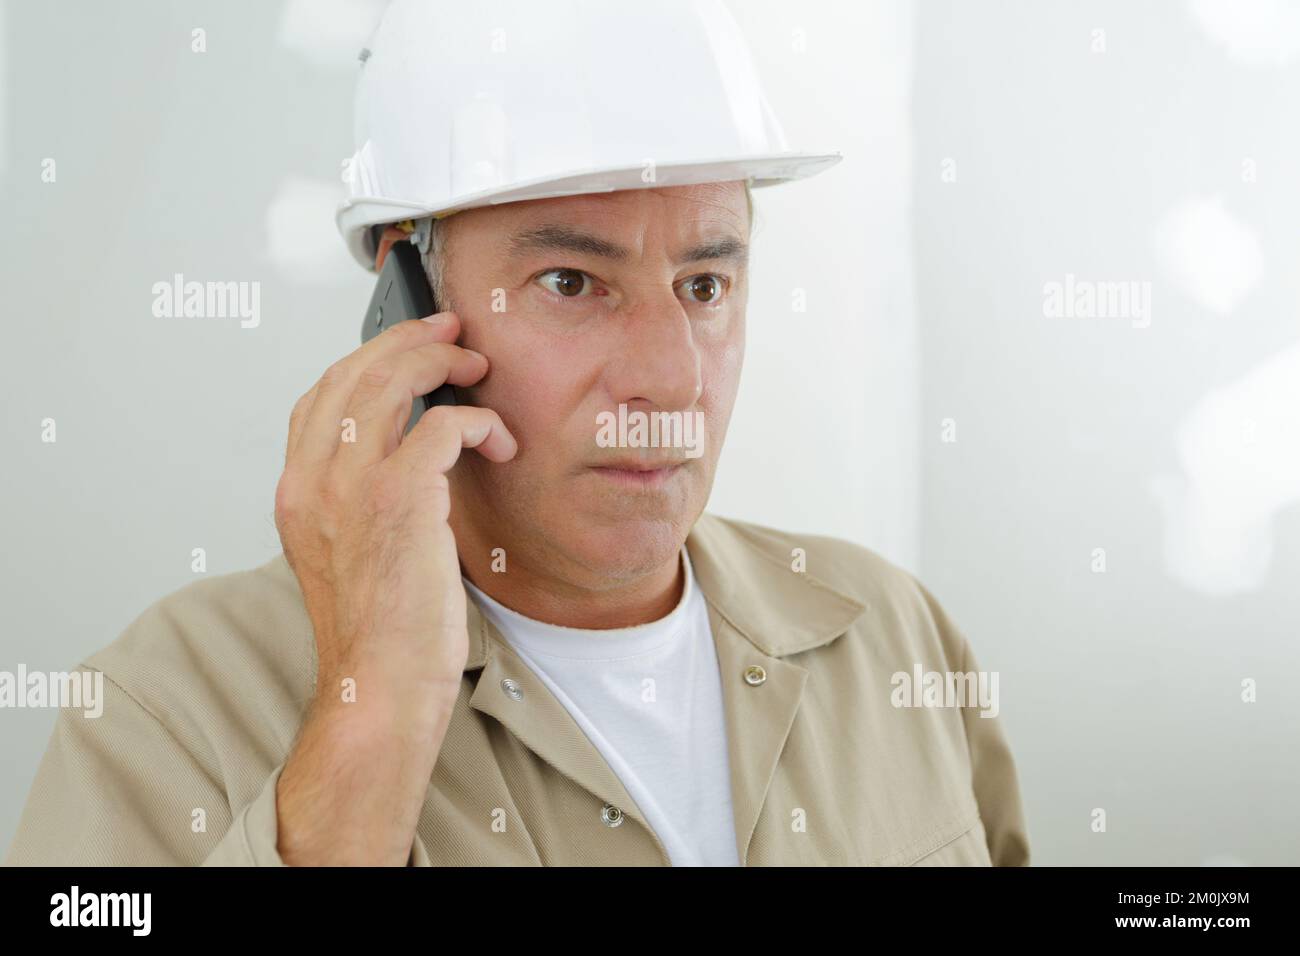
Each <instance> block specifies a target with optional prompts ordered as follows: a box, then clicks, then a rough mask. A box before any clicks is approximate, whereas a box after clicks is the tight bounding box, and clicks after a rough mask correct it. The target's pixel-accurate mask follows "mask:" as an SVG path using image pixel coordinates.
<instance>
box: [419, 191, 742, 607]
mask: <svg viewBox="0 0 1300 956" xmlns="http://www.w3.org/2000/svg"><path fill="white" fill-rule="evenodd" d="M444 225H445V227H446V231H445V233H444V235H445V236H446V240H447V245H446V250H447V254H446V264H445V271H444V280H445V287H446V292H447V295H448V297H449V299H450V302H451V306H452V308H453V309H454V310H455V311H456V313H457V315H458V316H459V317H460V320H461V323H462V334H461V338H460V340H459V341H460V344H461V345H463V346H465V347H467V348H471V349H474V350H476V351H479V352H482V353H483V354H484V355H486V356H487V357H488V360H489V361H490V363H491V370H490V371H489V373H488V376H487V377H486V378H485V379H484V380H483V381H482V382H481V383H480V384H479V385H477V386H475V387H474V388H470V389H463V390H462V393H463V395H464V398H465V400H466V401H467V402H468V403H469V404H473V405H481V406H484V407H487V408H491V409H493V410H495V411H496V412H497V413H498V414H499V415H500V416H501V418H502V419H503V420H504V421H505V423H506V426H507V427H508V428H509V429H510V431H511V432H512V433H513V434H514V436H515V438H516V439H517V440H518V442H519V453H518V455H517V456H516V457H515V458H514V460H512V461H510V462H507V463H505V464H494V463H491V462H488V461H485V460H483V459H482V458H481V457H480V456H478V455H475V454H473V453H472V452H469V453H466V454H465V455H463V456H462V457H461V459H460V462H459V464H458V465H457V466H456V468H455V470H454V471H453V473H452V475H451V480H452V495H453V506H452V510H453V529H454V530H455V531H456V533H457V537H458V540H460V539H461V537H462V529H466V530H468V528H469V527H472V529H473V530H474V532H475V534H476V537H477V540H478V541H480V542H481V543H482V544H483V545H484V546H486V547H487V548H488V549H491V548H495V547H504V548H506V549H507V553H508V560H509V561H510V562H511V566H518V565H517V564H516V562H519V561H521V560H522V561H523V562H524V565H525V566H527V567H529V568H531V569H533V570H534V571H541V572H543V573H545V574H548V575H552V576H557V577H560V578H562V579H565V580H568V581H571V582H572V583H573V584H574V585H575V586H580V587H599V586H601V585H602V584H603V585H604V586H612V585H616V584H617V583H619V582H623V581H631V580H634V579H636V578H637V577H639V576H640V575H643V574H646V573H649V572H651V571H653V570H655V569H660V568H662V567H663V565H664V564H665V562H668V561H671V560H672V559H673V558H674V557H675V555H676V552H677V550H678V549H679V548H680V547H681V544H682V542H683V541H684V540H685V538H686V535H687V534H688V533H689V531H690V529H691V526H692V525H693V524H694V523H695V520H696V518H697V517H698V516H699V514H700V512H701V511H703V510H704V506H705V503H706V502H707V500H708V497H709V491H710V489H711V487H712V485H713V475H714V471H715V469H716V467H717V462H718V455H719V453H720V451H721V449H722V442H723V438H724V436H725V434H726V430H727V423H728V421H729V420H730V417H731V409H732V405H733V403H734V401H735V397H736V388H737V386H738V384H739V379H740V370H741V363H742V360H743V356H744V345H745V300H746V297H747V294H748V285H747V281H746V261H747V240H748V236H749V230H750V222H749V210H748V204H747V201H746V196H745V191H744V187H743V184H741V183H739V182H729V183H715V184H708V185H700V186H678V187H668V188H659V189H635V190H625V191H619V192H613V193H604V194H599V195H591V196H566V197H562V198H558V199H542V200H533V201H529V202H521V203H510V204H506V205H502V206H497V207H488V208H481V209H472V210H467V211H465V212H462V213H458V214H457V215H455V216H452V217H451V218H449V219H448V220H447V221H446V223H445V224H444ZM620 405H625V406H626V410H627V413H628V415H629V418H628V420H629V421H630V422H632V421H635V419H636V418H637V417H638V416H636V415H635V414H634V413H637V412H640V413H642V415H643V416H650V415H652V414H653V413H664V412H679V413H682V415H680V416H678V420H680V421H682V422H683V423H687V419H689V420H690V421H689V423H687V424H691V425H693V424H694V423H695V422H697V421H698V422H700V423H702V425H703V429H702V432H703V433H702V434H696V435H695V436H694V438H695V440H696V441H697V442H698V443H699V444H698V446H697V447H698V456H697V457H692V455H695V454H696V449H691V448H686V447H658V448H653V447H649V448H648V447H628V446H627V445H626V444H625V445H624V446H623V447H603V446H602V441H603V440H607V439H608V437H609V436H610V430H608V429H607V430H606V431H605V432H604V433H603V435H604V439H601V440H598V436H600V435H602V432H601V428H600V424H601V421H602V419H601V415H602V413H612V414H613V415H615V416H617V415H618V413H619V406H620ZM697 413H699V414H697ZM647 421H648V418H647ZM606 424H607V425H608V421H607V420H606ZM614 431H615V432H616V431H617V429H615V430H614ZM689 435H690V433H689V432H687V433H686V435H685V436H683V437H689ZM615 437H617V435H615ZM633 437H634V436H633ZM661 440H663V439H662V438H661ZM679 445H680V442H679ZM647 465H671V466H672V467H670V468H661V469H659V470H654V471H640V472H637V471H634V470H629V469H635V468H637V467H641V468H644V467H646V466H647ZM467 523H468V526H467Z"/></svg>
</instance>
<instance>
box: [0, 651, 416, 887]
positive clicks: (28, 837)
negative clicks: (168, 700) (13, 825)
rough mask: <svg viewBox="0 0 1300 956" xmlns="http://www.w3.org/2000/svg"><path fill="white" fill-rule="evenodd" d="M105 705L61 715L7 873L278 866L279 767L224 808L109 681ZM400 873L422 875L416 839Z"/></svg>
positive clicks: (197, 771) (173, 741)
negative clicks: (249, 795) (251, 793)
mask: <svg viewBox="0 0 1300 956" xmlns="http://www.w3.org/2000/svg"><path fill="white" fill-rule="evenodd" d="M79 669H80V670H81V671H83V672H85V673H91V672H92V671H91V669H90V668H87V667H82V668H79ZM103 695H104V700H103V707H102V712H101V713H100V715H99V716H97V717H96V716H87V715H86V714H85V713H84V711H82V710H80V709H75V708H63V709H61V710H60V711H59V713H58V716H57V718H56V720H55V725H54V733H53V735H52V737H51V738H50V743H49V746H48V747H47V749H46V751H45V755H44V756H43V757H42V758H41V763H40V766H39V767H38V769H37V771H36V779H35V781H34V783H33V784H32V789H31V791H30V793H29V794H28V797H27V803H26V805H25V806H24V808H23V813H22V817H21V819H20V821H19V824H18V832H17V835H16V836H15V837H14V840H13V843H12V844H11V845H10V847H9V852H8V854H7V856H6V859H5V865H7V866H196V865H202V866H284V865H285V864H284V861H283V860H281V858H280V854H279V852H278V850H277V849H276V845H277V842H278V822H277V818H276V802H275V801H276V785H277V783H278V782H279V779H280V773H281V771H282V770H283V769H284V765H283V764H280V765H279V766H277V767H276V768H275V769H274V770H273V771H272V772H271V773H270V775H269V776H268V777H267V779H266V781H265V783H264V784H263V785H262V787H261V788H260V790H259V791H258V792H257V795H256V796H255V797H254V798H253V799H252V800H251V801H249V802H248V803H246V804H245V805H243V806H239V807H231V805H230V802H229V799H228V797H227V792H226V787H225V786H224V785H223V784H222V782H221V781H220V780H218V779H215V778H214V777H213V775H212V774H211V773H209V772H208V771H207V770H206V769H205V768H204V766H203V764H202V763H201V762H200V761H199V760H197V759H195V757H194V755H193V754H192V753H191V752H190V751H189V750H187V749H186V747H185V746H184V745H182V743H181V742H180V740H179V739H178V738H177V736H176V735H175V734H174V733H172V732H171V731H170V730H169V729H168V728H167V727H166V726H164V724H163V723H162V722H160V721H159V720H158V719H157V718H156V717H155V716H154V715H153V714H151V713H150V712H149V711H148V710H147V709H146V708H145V707H144V706H143V705H142V704H141V703H140V702H139V701H137V700H136V699H135V698H134V697H132V696H131V695H130V694H129V693H127V692H126V691H125V690H123V689H122V687H121V686H119V685H118V684H117V683H115V682H114V681H113V680H112V679H111V678H109V677H108V675H104V689H103ZM214 832H216V833H218V834H220V838H219V839H218V840H217V841H216V842H215V844H214V842H213V838H212V834H213V833H214ZM408 865H413V866H429V865H430V863H429V857H428V855H427V853H426V852H425V849H424V846H423V844H422V843H421V841H420V840H419V838H418V837H417V838H416V840H415V843H414V845H413V847H412V852H411V857H410V860H409V861H408Z"/></svg>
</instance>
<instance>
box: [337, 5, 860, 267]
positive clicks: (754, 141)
mask: <svg viewBox="0 0 1300 956" xmlns="http://www.w3.org/2000/svg"><path fill="white" fill-rule="evenodd" d="M355 137H356V143H357V148H356V152H355V154H354V155H353V156H352V159H351V161H350V163H349V166H348V170H347V175H346V176H345V177H344V178H345V180H346V181H347V186H348V198H347V199H346V200H344V202H343V203H342V204H341V205H340V206H339V209H338V213H337V215H336V220H337V222H338V227H339V231H340V232H341V233H342V234H343V237H344V239H345V240H346V242H347V244H348V248H349V249H350V250H351V252H352V254H353V255H354V256H355V257H356V258H357V260H358V261H359V262H361V263H362V265H364V266H366V268H368V269H373V268H374V261H375V248H374V244H373V242H372V239H371V228H370V227H372V226H375V225H379V224H381V223H393V222H400V221H403V220H407V219H418V218H421V217H424V216H430V215H434V216H437V215H440V214H448V213H452V212H456V211H458V210H461V209H470V208H473V207H475V206H484V205H491V204H497V203H506V202H517V201H520V200H525V199H540V198H543V197H547V196H571V195H577V194H580V193H596V192H609V191H612V190H616V189H637V188H649V187H656V186H679V185H688V184H693V183H706V182H724V181H729V180H739V179H745V180H749V181H750V183H751V185H753V186H755V187H759V186H767V185H772V184H775V183H780V182H787V181H789V180H792V179H800V178H802V177H805V176H811V175H813V174H814V173H818V172H821V171H822V170H824V169H828V168H829V167H831V166H833V165H834V164H835V163H836V162H838V161H839V160H840V158H841V155H840V154H839V153H838V152H797V151H792V150H790V149H789V148H788V147H787V145H786V140H785V135H784V133H783V132H782V130H781V126H780V124H779V123H778V122H777V119H776V117H775V116H774V115H773V113H772V109H771V107H770V106H769V105H768V102H767V99H766V97H765V96H764V95H763V91H762V88H761V86H760V84H759V80H758V75H757V72H756V71H755V69H754V65H753V62H752V61H751V59H750V54H749V50H748V48H747V46H746V44H745V40H744V38H743V36H742V35H741V32H740V28H739V27H738V26H737V24H736V22H735V20H734V19H733V18H732V16H731V13H730V12H729V11H728V10H727V8H726V7H725V6H724V5H723V4H722V2H721V0H654V2H653V3H641V2H634V0H626V2H625V0H474V2H467V0H392V3H391V4H390V5H389V7H388V9H387V11H386V12H385V14H384V17H383V20H382V22H381V23H380V25H379V27H378V28H377V29H376V31H375V33H374V35H373V37H372V38H371V40H370V42H369V44H368V45H367V48H366V49H365V50H363V51H361V76H360V79H359V80H358V83H357V90H356V102H355Z"/></svg>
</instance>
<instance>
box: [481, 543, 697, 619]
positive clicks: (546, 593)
mask: <svg viewBox="0 0 1300 956" xmlns="http://www.w3.org/2000/svg"><path fill="white" fill-rule="evenodd" d="M455 534H456V542H457V550H458V551H459V553H460V563H461V572H462V573H463V574H464V575H465V577H466V578H468V579H469V580H470V582H471V583H472V584H473V585H474V586H475V587H476V588H478V589H479V590H480V591H482V592H483V593H484V594H487V595H488V596H489V597H491V598H492V599H493V600H495V601H497V602H499V603H500V604H503V605H505V606H506V607H508V608H510V609H511V610H512V611H515V612H517V613H519V614H522V615H524V616H525V617H531V618H533V619H534V620H537V621H545V622H546V623H548V624H558V625H560V626H562V627H576V628H583V629H586V630H604V629H608V628H615V627H634V626H636V625H638V624H648V623H649V622H651V621H657V620H659V619H660V618H663V617H666V616H667V615H669V614H671V613H672V611H673V609H674V608H675V607H676V606H677V604H678V602H679V601H680V600H681V596H682V589H683V587H684V586H685V583H686V577H685V571H684V569H683V566H682V557H681V552H680V550H679V551H678V552H676V553H675V554H674V555H673V557H672V558H671V559H670V560H668V561H667V562H665V563H664V564H663V566H662V567H659V568H656V569H655V570H653V571H652V572H650V573H648V574H644V575H641V576H639V577H637V578H636V579H635V580H632V581H628V582H625V583H620V584H616V585H614V586H612V587H585V586H582V585H579V584H575V583H574V582H573V581H572V580H571V579H567V578H565V577H561V576H559V575H557V574H555V573H553V572H551V571H549V570H548V569H547V568H545V567H536V566H532V565H530V563H529V562H528V560H527V558H526V557H524V556H522V555H519V554H518V552H517V551H510V550H509V549H507V553H508V554H509V564H508V566H507V571H506V572H505V573H503V572H501V571H499V570H495V569H494V568H493V557H492V552H491V549H490V548H488V547H486V545H485V544H484V543H483V542H482V541H481V540H478V536H477V535H475V533H474V531H473V529H471V528H468V527H466V528H457V529H456V530H455ZM538 564H543V562H538Z"/></svg>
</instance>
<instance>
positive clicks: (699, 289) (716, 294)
mask: <svg viewBox="0 0 1300 956" xmlns="http://www.w3.org/2000/svg"><path fill="white" fill-rule="evenodd" d="M682 288H683V289H685V290H686V294H687V295H689V296H690V297H691V299H692V300H694V301H695V302H699V303H701V304H703V305H712V304H713V303H714V302H717V301H718V300H719V299H721V298H722V295H723V293H724V292H726V291H727V285H726V280H725V279H724V278H723V277H722V276H718V275H713V274H712V273H706V274H704V275H699V276H691V277H690V278H689V279H687V280H686V281H685V282H684V283H682Z"/></svg>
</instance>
